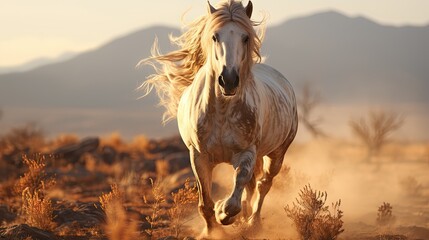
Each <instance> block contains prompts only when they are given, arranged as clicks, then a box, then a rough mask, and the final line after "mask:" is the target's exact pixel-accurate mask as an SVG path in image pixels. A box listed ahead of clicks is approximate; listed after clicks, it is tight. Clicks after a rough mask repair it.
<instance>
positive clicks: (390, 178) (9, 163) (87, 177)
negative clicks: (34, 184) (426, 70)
mask: <svg viewBox="0 0 429 240" xmlns="http://www.w3.org/2000/svg"><path fill="white" fill-rule="evenodd" d="M6 137H7V136H5V137H3V140H2V141H3V143H2V144H3V145H2V147H3V149H1V151H0V183H1V186H0V223H1V225H0V236H2V237H5V238H6V239H8V238H10V239H26V237H27V236H31V237H32V238H27V239H108V236H110V235H109V234H108V233H109V229H108V228H106V226H107V222H108V221H107V220H106V215H105V213H104V211H103V209H102V208H101V206H100V202H99V197H100V196H101V195H102V194H103V193H108V192H110V191H111V188H110V186H111V184H114V183H116V184H117V185H118V187H119V189H121V191H123V193H124V195H125V200H124V202H123V206H124V209H126V218H127V222H128V223H129V224H134V223H135V224H136V226H137V228H136V229H137V237H136V238H134V239H148V238H150V237H149V235H148V234H147V230H148V229H150V224H149V223H148V221H147V217H148V216H150V215H151V213H152V209H151V206H152V205H151V204H152V203H153V196H151V190H152V189H153V188H152V186H151V183H150V180H149V179H150V178H152V179H154V180H159V181H160V183H161V187H162V189H163V191H164V192H165V196H166V198H167V199H166V201H165V202H163V203H161V205H160V206H161V211H160V214H159V215H160V217H159V219H160V220H159V223H158V225H157V227H156V229H155V233H153V237H152V238H153V239H156V238H159V237H166V236H172V235H174V233H173V232H172V230H171V226H170V224H171V223H170V222H169V217H168V215H167V212H166V210H167V209H169V208H171V205H172V199H171V192H176V191H177V190H178V189H179V188H181V187H182V186H183V184H184V182H185V180H186V178H191V179H192V173H191V171H190V167H189V162H188V161H189V159H188V156H187V151H186V148H185V147H184V146H183V144H182V143H181V141H180V139H179V138H178V137H174V138H169V139H162V140H157V141H154V140H152V141H149V140H147V139H145V138H144V137H140V138H136V139H135V140H134V141H131V142H124V141H123V140H122V139H120V137H119V136H117V135H112V136H110V137H106V138H103V139H98V138H93V139H86V140H84V141H82V139H77V138H76V137H71V136H69V137H64V136H63V137H58V138H57V139H55V140H53V141H46V140H43V139H42V140H43V141H42V140H40V139H39V140H38V141H35V142H34V141H33V142H31V141H30V142H27V144H32V145H34V146H36V145H37V147H34V148H33V147H32V146H27V148H22V147H17V146H14V147H15V149H12V148H11V147H10V143H9V145H5V143H4V139H5V138H6ZM9 137H10V136H9ZM31 139H33V138H31ZM33 140H34V139H33ZM16 145H18V144H16ZM24 145H25V144H24ZM5 146H9V147H7V148H6V147H5ZM35 151H37V152H42V153H46V154H48V153H56V156H55V157H47V158H46V159H47V160H46V169H45V170H46V173H47V175H48V176H52V177H54V178H55V180H56V184H55V186H54V187H53V188H51V189H50V190H49V191H48V193H47V198H49V199H51V201H52V205H53V208H54V217H53V221H54V223H55V228H54V229H53V230H50V231H43V230H40V229H38V228H32V227H30V226H28V225H23V223H25V222H26V219H25V216H23V214H22V212H21V207H22V199H21V195H20V193H17V192H16V191H15V188H16V184H17V182H18V181H19V178H20V176H23V175H24V174H25V172H26V171H27V169H26V167H25V165H23V164H22V162H21V157H20V155H21V152H27V153H29V154H31V153H32V152H35ZM428 169H429V143H427V142H408V143H391V144H389V145H388V146H386V147H385V148H384V149H383V151H382V152H381V154H380V156H378V157H374V158H372V159H370V160H368V159H367V158H366V155H365V150H364V149H363V148H362V147H361V146H360V145H358V144H356V143H351V142H346V141H339V140H332V139H319V140H312V141H309V142H305V143H295V144H294V145H293V146H292V147H291V149H290V151H289V152H288V153H287V155H286V159H285V166H284V169H283V171H282V172H281V173H280V175H279V176H278V177H277V178H276V179H275V183H274V187H273V190H272V191H271V192H270V193H269V194H268V196H267V199H266V202H265V205H264V208H263V225H264V230H263V231H262V232H260V233H259V235H258V236H257V237H258V238H265V239H297V233H296V231H295V229H294V226H293V225H292V221H291V220H290V219H288V218H287V216H286V213H285V211H284V207H285V206H286V205H292V203H293V201H295V198H296V197H297V196H298V193H299V190H300V189H302V187H303V186H305V185H306V184H310V185H311V186H312V187H313V188H314V189H317V190H320V191H326V192H327V193H328V201H327V203H331V202H336V201H337V200H339V199H341V210H343V212H344V217H343V220H344V226H343V227H344V229H345V231H344V232H343V233H342V234H341V235H340V238H339V239H429V175H428V174H427V172H428ZM226 174H230V176H231V177H232V170H231V168H230V167H229V166H220V167H218V168H217V169H216V172H215V181H216V186H215V188H214V189H215V190H216V191H217V194H216V197H217V198H220V197H223V196H224V195H225V194H227V193H228V189H229V185H230V183H231V182H232V178H229V177H226V178H225V176H226ZM220 176H221V177H220ZM161 179H162V181H161ZM144 196H145V197H146V200H147V202H146V203H145V201H144ZM383 202H388V203H390V204H391V206H393V210H392V211H393V216H394V220H393V221H392V222H391V223H390V224H389V225H386V226H384V227H380V226H378V225H377V222H376V219H377V209H378V207H379V206H380V205H382V204H383ZM189 209H191V211H189V212H187V214H186V217H185V218H184V219H183V222H184V223H185V226H183V228H182V232H181V233H180V235H179V237H180V238H183V237H185V236H189V237H195V236H197V235H198V233H199V231H200V229H201V227H202V220H201V219H200V218H199V217H198V215H197V211H196V206H195V204H193V205H192V207H190V208H189ZM227 231H230V232H238V231H239V230H238V227H237V226H230V227H228V228H227ZM25 234H27V235H25ZM238 236H239V235H238ZM111 239H113V238H112V237H111Z"/></svg>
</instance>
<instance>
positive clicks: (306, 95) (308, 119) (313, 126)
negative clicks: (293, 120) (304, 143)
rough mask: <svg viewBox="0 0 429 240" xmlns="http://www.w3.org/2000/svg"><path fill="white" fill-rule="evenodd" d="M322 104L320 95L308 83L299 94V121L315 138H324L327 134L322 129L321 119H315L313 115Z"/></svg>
mask: <svg viewBox="0 0 429 240" xmlns="http://www.w3.org/2000/svg"><path fill="white" fill-rule="evenodd" d="M320 103H321V97H320V93H319V92H316V91H315V90H314V89H313V88H312V87H311V85H310V84H309V83H306V84H305V85H304V87H303V88H302V91H301V92H300V93H299V94H298V102H297V104H298V108H299V111H298V113H299V121H300V123H301V124H302V125H304V127H305V128H306V129H307V130H308V131H309V132H310V134H311V135H312V136H313V137H324V136H326V133H325V132H323V130H322V129H321V128H320V122H321V121H322V119H321V118H317V119H314V118H313V115H314V112H315V110H316V109H317V107H318V106H319V105H320Z"/></svg>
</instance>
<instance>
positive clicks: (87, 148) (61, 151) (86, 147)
mask: <svg viewBox="0 0 429 240" xmlns="http://www.w3.org/2000/svg"><path fill="white" fill-rule="evenodd" d="M99 144H100V139H99V138H96V137H92V138H85V139H83V140H82V141H80V142H79V143H77V144H70V145H67V146H63V147H59V148H57V149H56V150H55V151H54V152H53V154H54V155H56V156H60V157H63V158H65V159H67V160H69V161H70V162H72V163H76V162H77V161H79V159H80V157H81V156H82V155H83V154H84V153H91V152H95V151H96V150H97V148H98V146H99Z"/></svg>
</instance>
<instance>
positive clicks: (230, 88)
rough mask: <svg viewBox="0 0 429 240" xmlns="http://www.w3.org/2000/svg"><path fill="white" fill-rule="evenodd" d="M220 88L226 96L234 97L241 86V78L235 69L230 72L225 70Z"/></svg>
mask: <svg viewBox="0 0 429 240" xmlns="http://www.w3.org/2000/svg"><path fill="white" fill-rule="evenodd" d="M218 80H219V86H220V89H221V91H222V94H223V95H224V96H234V95H235V93H236V92H237V88H238V84H239V76H238V73H237V71H236V70H235V69H231V70H228V69H226V67H224V68H223V70H222V73H221V74H220V75H219V78H218Z"/></svg>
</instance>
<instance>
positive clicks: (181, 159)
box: [164, 152, 191, 174]
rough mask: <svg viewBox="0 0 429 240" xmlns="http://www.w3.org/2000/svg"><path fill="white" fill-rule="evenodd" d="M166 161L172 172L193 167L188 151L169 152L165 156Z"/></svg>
mask: <svg viewBox="0 0 429 240" xmlns="http://www.w3.org/2000/svg"><path fill="white" fill-rule="evenodd" d="M164 161H166V162H167V164H168V166H169V173H170V174H171V173H175V172H178V171H180V170H182V169H185V168H189V169H191V162H190V160H189V153H188V152H177V153H172V154H168V155H167V156H165V157H164Z"/></svg>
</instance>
